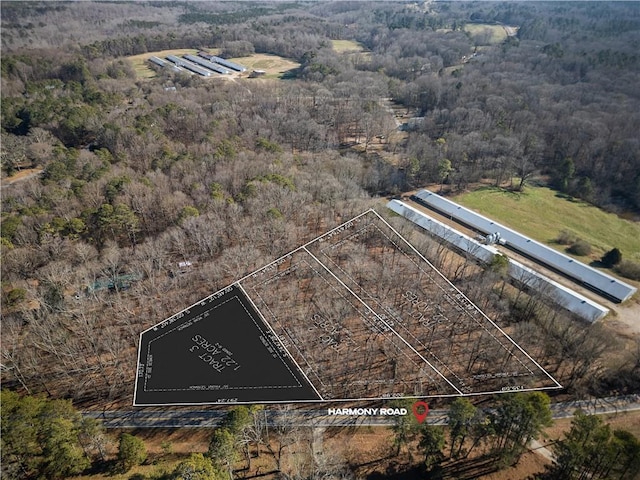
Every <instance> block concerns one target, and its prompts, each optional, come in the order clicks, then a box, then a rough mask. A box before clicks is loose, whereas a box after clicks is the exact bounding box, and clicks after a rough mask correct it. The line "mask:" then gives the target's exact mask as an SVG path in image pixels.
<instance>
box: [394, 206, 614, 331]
mask: <svg viewBox="0 0 640 480" xmlns="http://www.w3.org/2000/svg"><path fill="white" fill-rule="evenodd" d="M387 208H389V209H391V210H393V211H394V212H396V213H397V214H399V215H402V216H403V217H405V218H406V219H407V220H410V221H411V222H413V223H415V224H416V225H418V226H419V227H421V228H423V229H425V230H427V231H428V232H430V233H431V234H433V235H435V236H437V237H439V238H441V239H442V240H444V241H446V242H448V243H450V244H451V245H454V246H455V247H456V248H458V249H459V250H461V251H463V252H466V253H468V254H470V255H472V256H473V257H475V258H477V259H479V260H481V261H483V262H485V263H490V262H491V260H492V259H493V257H494V256H495V255H497V254H498V253H499V251H498V249H496V248H495V247H492V246H490V245H483V244H481V243H480V242H477V241H476V240H474V239H473V238H471V237H469V236H467V235H465V234H464V233H462V232H459V231H457V230H455V229H454V228H452V227H450V226H448V225H446V224H444V223H442V222H440V221H438V220H436V219H435V218H431V217H430V216H428V215H427V214H426V213H424V212H421V211H420V210H417V209H416V208H414V207H412V206H410V205H407V204H406V203H404V202H401V201H399V200H391V201H390V202H389V203H388V204H387ZM507 273H508V274H509V276H510V277H511V278H513V279H515V280H516V281H518V282H520V283H523V284H525V285H526V286H527V287H528V288H530V289H532V290H534V291H536V292H539V293H540V294H542V295H543V296H545V297H547V298H549V299H550V300H551V301H553V302H555V303H556V304H558V305H560V306H561V307H562V308H564V309H566V310H568V311H570V312H572V313H573V314H575V315H577V316H578V317H580V318H582V319H583V320H586V321H588V322H591V323H593V322H595V321H597V320H600V319H601V318H603V317H604V316H606V315H607V314H608V313H609V309H608V308H606V307H603V306H602V305H600V304H598V303H596V302H594V301H593V300H590V299H588V298H587V297H585V296H583V295H580V294H579V293H578V292H575V291H573V290H571V289H570V288H567V287H565V286H564V285H560V284H559V283H557V282H555V281H553V280H551V279H550V278H548V277H546V276H544V275H542V274H541V273H538V272H536V271H535V270H532V269H530V268H528V267H526V266H524V265H522V264H521V263H519V262H516V261H515V260H512V259H509V269H508V272H507Z"/></svg>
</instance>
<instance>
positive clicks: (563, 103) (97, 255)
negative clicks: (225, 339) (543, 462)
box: [1, 1, 640, 405]
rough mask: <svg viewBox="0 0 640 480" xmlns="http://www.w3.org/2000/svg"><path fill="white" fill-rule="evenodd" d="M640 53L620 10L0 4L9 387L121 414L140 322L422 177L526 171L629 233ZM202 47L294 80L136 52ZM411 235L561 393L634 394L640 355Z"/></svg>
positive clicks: (517, 183) (521, 182)
mask: <svg viewBox="0 0 640 480" xmlns="http://www.w3.org/2000/svg"><path fill="white" fill-rule="evenodd" d="M470 26H473V27H476V28H468V27H470ZM495 26H499V27H504V28H506V27H508V28H509V29H511V30H509V34H508V35H505V37H504V39H501V40H500V41H496V40H495V39H494V38H493V37H492V29H491V28H492V27H495ZM332 40H351V41H353V42H359V44H360V45H362V46H363V51H360V52H346V53H340V52H336V51H335V49H334V48H332ZM639 44H640V5H639V4H637V3H632V2H584V3H580V2H568V3H564V2H563V3H557V2H513V3H509V2H495V3H494V2H474V3H465V2H451V3H449V2H435V3H433V2H427V3H424V4H423V3H420V4H418V3H404V2H397V3H395V2H388V3H381V2H373V3H364V2H326V3H325V2H308V3H307V2H291V3H282V2H274V3H268V2H261V3H257V2H256V3H250V2H237V3H234V2H211V3H205V2H194V3H189V2H179V1H172V2H145V3H141V2H73V3H67V2H3V4H2V65H1V89H2V103H1V113H2V129H1V136H2V137H1V140H2V149H1V161H2V175H3V186H2V223H1V227H2V307H3V308H2V310H3V320H2V322H3V335H2V367H3V368H2V380H3V384H5V385H8V386H10V387H12V388H13V389H15V390H19V391H21V392H24V393H30V394H36V393H45V394H48V395H51V396H52V397H54V398H71V399H73V400H74V401H75V402H76V403H79V404H81V405H96V404H101V405H109V404H112V405H129V404H130V396H131V393H132V391H133V379H134V374H135V362H136V359H135V352H136V347H137V341H138V338H139V333H140V331H142V330H143V329H145V328H148V327H149V326H151V325H152V324H154V323H157V322H159V321H161V320H162V319H164V318H166V317H167V316H169V315H171V314H172V313H174V312H176V311H179V310H181V309H182V308H184V306H185V305H188V304H191V303H192V302H194V301H196V300H198V299H200V298H202V297H203V296H205V295H207V294H209V293H211V292H213V291H215V290H217V289H219V288H222V287H224V286H226V285H227V284H229V283H231V282H232V281H234V280H235V279H237V278H239V277H241V276H243V275H245V274H246V273H248V272H250V271H253V270H254V269H256V268H258V267H260V266H262V265H264V264H266V263H268V262H270V261H271V260H273V259H274V258H277V257H279V256H280V255H282V254H284V253H286V252H288V251H290V250H292V249H293V248H296V247H297V246H299V245H300V244H303V243H304V242H306V241H309V240H310V239H312V238H314V237H315V236H316V235H318V234H320V233H322V232H324V231H326V230H327V229H329V228H331V227H333V226H335V225H337V224H339V223H340V222H341V221H344V220H346V219H348V218H351V217H352V216H354V215H356V214H358V213H360V212H362V211H363V210H364V209H366V208H369V207H371V206H379V205H381V203H380V197H384V196H386V195H394V194H398V193H400V192H405V191H409V190H411V189H414V188H418V187H421V186H424V185H425V184H427V183H446V184H448V185H449V187H450V188H451V189H452V190H463V189H465V188H467V187H468V186H470V185H472V184H473V183H474V182H478V181H479V180H481V179H482V180H485V181H490V182H492V183H495V184H496V185H511V186H512V187H513V188H516V189H523V188H526V185H527V182H529V181H530V180H531V179H533V178H535V179H536V181H537V182H540V181H542V182H546V183H547V184H549V185H551V186H553V187H554V188H556V189H557V190H559V191H561V192H563V193H566V194H569V195H572V196H575V197H578V198H581V199H584V200H586V201H588V202H590V203H593V204H595V205H598V206H600V207H602V208H605V209H607V210H611V211H615V212H619V213H624V214H625V215H629V216H631V217H634V216H635V217H636V218H637V216H638V215H640V145H639V142H640V139H639V137H638V132H639V131H640V89H638V82H637V80H638V77H639V74H640V54H639V53H638V45H639ZM201 47H202V48H220V49H221V51H222V55H223V56H226V57H229V58H233V57H237V56H241V55H247V54H250V53H252V52H256V53H268V54H273V55H279V56H282V57H285V58H288V59H291V60H294V61H296V62H298V63H299V64H300V66H299V68H297V69H296V70H294V71H291V72H288V74H287V75H286V76H285V78H283V79H278V80H275V79H273V80H271V79H255V80H254V79H241V80H238V81H216V80H212V79H205V78H200V77H198V76H196V75H188V74H185V73H177V74H174V73H169V72H166V71H161V72H158V73H157V75H156V76H155V77H154V78H151V79H142V78H139V77H138V76H137V74H136V71H135V70H134V68H133V66H132V64H131V62H130V61H129V60H127V59H126V58H125V57H126V56H130V55H134V54H139V53H145V52H152V51H158V50H163V49H176V48H201ZM392 107H393V108H392ZM394 109H395V110H394ZM394 111H403V112H405V115H406V116H408V117H411V119H410V121H409V122H408V123H406V125H405V127H404V131H403V132H402V134H401V135H400V134H399V133H398V125H397V123H396V118H395V117H396V115H394ZM40 171H41V173H39V174H37V172H40ZM20 173H25V174H26V177H24V178H19V179H18V180H15V181H13V180H12V182H11V183H10V184H9V183H8V182H6V180H7V179H9V178H11V179H13V178H14V177H13V176H14V175H16V174H20ZM378 210H379V211H380V210H382V208H379V209H378ZM385 215H388V214H387V213H385ZM390 221H392V222H393V223H394V225H395V226H396V227H397V228H399V229H402V230H403V232H405V233H406V234H407V235H408V236H411V235H413V233H412V231H411V229H410V228H408V227H407V225H406V224H405V223H403V222H402V221H399V219H395V218H391V219H390ZM414 238H415V239H416V240H415V241H416V242H417V243H418V244H419V245H420V246H421V247H422V248H423V251H424V252H425V254H426V255H427V256H428V257H429V259H430V260H432V261H433V262H434V264H436V265H437V266H438V267H440V268H442V269H443V271H444V272H445V273H446V274H447V275H449V276H450V277H451V278H452V279H453V280H454V282H455V283H456V285H457V286H459V288H461V289H462V290H463V291H465V293H467V294H468V295H469V296H470V298H472V299H473V300H475V301H477V302H478V303H479V304H481V307H482V308H483V309H484V310H485V311H487V312H488V313H489V314H490V315H491V316H492V318H495V320H496V321H497V322H498V323H499V324H501V325H509V326H510V327H511V328H512V331H513V336H514V338H515V339H516V340H517V341H518V342H519V343H520V344H522V345H523V347H524V348H525V349H527V350H528V351H530V352H531V353H532V355H533V356H534V357H535V358H537V359H540V362H541V364H543V365H544V367H545V368H546V369H547V370H548V371H549V372H551V373H552V374H553V375H554V376H555V377H556V378H558V380H559V381H560V382H561V383H563V384H564V385H565V386H567V387H568V389H569V390H568V392H569V393H570V394H579V395H582V394H587V393H589V394H603V393H606V394H615V393H628V392H630V391H634V389H637V387H638V385H639V384H640V348H636V349H635V351H634V350H633V349H624V348H621V345H622V344H623V343H624V342H627V340H624V339H620V338H617V337H615V336H614V335H613V334H612V333H611V332H610V331H608V330H607V329H606V328H604V327H602V326H600V325H593V326H586V325H584V324H581V323H579V322H577V321H576V320H575V319H573V318H572V317H571V315H570V314H568V313H567V312H560V311H556V310H555V309H554V308H553V307H552V306H548V305H545V304H544V302H543V300H542V299H540V298H535V297H534V296H529V294H528V293H527V292H526V291H525V292H520V291H518V289H517V288H516V287H509V288H507V289H506V290H505V289H504V287H503V288H499V285H501V284H503V283H504V279H503V278H502V277H501V275H500V272H498V271H497V270H496V269H491V268H488V269H485V270H482V269H480V268H478V267H477V266H469V268H466V267H467V266H468V265H467V264H468V263H469V261H468V260H466V259H461V258H458V257H455V258H454V257H447V256H446V255H444V254H443V253H442V251H443V249H442V248H441V246H439V245H438V244H436V243H435V242H430V241H429V240H427V239H425V238H424V237H422V236H420V237H418V236H415V237H414ZM181 262H189V265H190V268H189V269H188V271H182V270H181V269H180V267H178V265H179V263H181ZM461 265H462V267H461ZM614 352H615V354H614ZM635 391H637V390H635Z"/></svg>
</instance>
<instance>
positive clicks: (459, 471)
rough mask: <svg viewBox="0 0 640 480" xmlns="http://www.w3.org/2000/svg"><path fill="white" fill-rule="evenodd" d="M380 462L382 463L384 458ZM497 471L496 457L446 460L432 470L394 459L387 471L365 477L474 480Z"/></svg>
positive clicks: (370, 479) (398, 479) (381, 478)
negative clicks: (410, 465)
mask: <svg viewBox="0 0 640 480" xmlns="http://www.w3.org/2000/svg"><path fill="white" fill-rule="evenodd" d="M379 462H381V463H382V459H381V460H380V461H379ZM370 463H374V462H370ZM497 471H498V466H497V463H496V460H495V458H494V457H478V458H472V459H463V460H454V461H449V462H444V463H442V464H441V465H438V466H436V467H434V468H432V469H431V470H430V471H427V470H426V469H425V468H424V467H423V466H422V465H416V466H413V467H410V468H407V466H406V465H404V464H401V463H399V462H394V461H392V462H389V464H388V465H387V468H386V469H385V471H375V472H372V473H370V474H368V475H367V476H366V477H365V478H366V479H367V480H413V479H416V478H425V479H427V478H428V479H431V480H437V479H442V480H453V479H455V480H473V479H476V478H479V477H482V476H483V475H489V474H491V473H495V472H497Z"/></svg>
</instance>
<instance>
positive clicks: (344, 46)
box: [331, 40, 364, 53]
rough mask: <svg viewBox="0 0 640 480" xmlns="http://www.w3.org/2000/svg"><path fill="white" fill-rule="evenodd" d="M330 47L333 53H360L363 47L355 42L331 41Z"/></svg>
mask: <svg viewBox="0 0 640 480" xmlns="http://www.w3.org/2000/svg"><path fill="white" fill-rule="evenodd" d="M331 47H332V48H333V50H334V51H335V52H338V53H343V52H362V51H363V50H364V47H363V46H362V45H361V44H360V43H358V42H356V41H355V40H331Z"/></svg>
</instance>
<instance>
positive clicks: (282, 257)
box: [133, 208, 564, 406]
mask: <svg viewBox="0 0 640 480" xmlns="http://www.w3.org/2000/svg"><path fill="white" fill-rule="evenodd" d="M370 212H371V213H373V214H374V215H375V216H376V217H377V218H378V219H379V220H380V221H381V222H382V223H383V224H384V225H386V226H387V227H388V228H389V229H391V231H392V232H394V233H395V234H396V235H397V236H398V238H400V239H401V240H402V241H404V242H405V243H406V244H407V245H408V246H409V248H410V249H411V250H412V251H413V252H414V253H416V254H417V255H418V256H419V257H420V259H421V260H423V261H424V262H426V263H427V265H429V266H430V267H431V268H432V269H433V270H435V272H437V274H438V275H439V276H440V277H441V278H442V279H443V280H444V281H445V282H446V283H447V284H448V285H450V286H451V287H452V288H453V289H455V291H456V292H458V293H459V294H460V295H462V297H463V298H464V299H465V300H466V301H467V302H469V303H470V304H471V305H473V307H474V308H475V309H476V310H477V311H478V312H479V313H480V314H481V315H482V316H483V317H484V318H485V319H486V320H487V321H489V323H490V324H491V325H492V326H494V327H495V328H496V329H498V331H499V332H500V333H502V335H504V336H505V337H506V338H507V339H508V340H509V341H510V342H511V343H512V344H513V345H514V346H515V347H516V348H517V349H518V350H520V352H521V353H523V354H524V355H525V356H526V357H527V358H528V359H529V360H531V362H533V364H534V365H536V366H537V367H538V368H539V369H540V370H542V372H544V374H545V375H546V376H547V377H548V378H549V379H550V380H551V381H553V382H554V383H555V386H550V387H540V388H524V389H520V390H517V391H518V392H530V391H541V390H556V389H560V388H564V387H563V386H562V385H561V384H560V383H558V381H557V380H556V379H555V378H553V377H552V376H551V375H550V374H549V373H548V372H547V371H546V370H545V369H544V368H543V367H542V366H541V365H540V364H539V363H538V362H536V361H535V360H534V359H533V358H532V357H531V356H530V355H529V354H528V353H527V352H526V351H525V350H524V349H523V348H522V347H520V345H518V344H517V343H516V342H515V341H514V340H513V339H512V338H511V337H510V336H509V335H508V334H507V333H505V332H504V330H502V329H501V328H500V327H499V326H498V325H497V324H496V323H495V322H493V321H492V320H491V319H490V318H489V317H488V316H487V315H485V313H484V312H483V311H482V310H480V308H478V306H477V305H476V304H475V303H473V302H472V301H471V300H470V299H469V298H468V297H467V296H466V295H464V293H462V292H461V291H460V290H459V289H458V288H457V287H456V286H455V285H453V284H452V283H451V282H450V281H449V279H447V277H445V276H444V275H443V274H442V273H441V272H440V270H438V269H437V268H436V267H435V266H434V265H433V264H432V263H431V262H430V261H429V260H427V259H426V258H425V257H424V256H423V255H422V254H421V253H420V252H419V251H418V250H417V249H416V248H415V247H414V246H413V245H412V244H411V243H410V242H409V241H407V240H406V239H405V238H404V237H403V236H402V235H401V234H400V233H399V232H398V231H397V230H396V229H395V228H393V227H392V226H391V225H390V224H389V223H388V222H387V221H386V220H385V219H384V218H382V217H381V216H380V215H379V214H378V213H377V212H376V211H375V210H374V209H372V208H370V209H368V210H366V211H364V212H362V213H361V214H359V215H357V216H355V217H353V218H351V219H349V220H347V221H346V222H343V223H341V224H340V225H338V226H337V227H335V228H333V229H331V230H329V231H327V232H325V233H324V234H322V235H320V236H318V237H316V238H314V239H313V240H311V241H309V242H307V243H305V244H304V245H302V246H300V247H298V248H296V249H294V250H291V251H290V252H288V253H286V254H284V255H282V256H281V257H278V258H277V259H276V260H274V261H272V262H270V263H268V264H266V265H264V266H262V267H260V268H258V269H257V270H254V271H253V272H251V273H249V274H247V275H245V276H243V277H242V278H240V279H239V280H236V281H235V282H233V283H231V284H230V285H228V286H226V287H224V288H221V289H219V290H217V291H216V292H214V293H212V294H211V295H208V296H207V297H204V298H202V299H200V300H198V301H197V302H195V303H193V304H192V305H190V306H189V307H187V308H184V309H182V310H181V311H179V312H177V313H175V314H173V315H171V316H170V317H167V318H166V319H164V320H163V321H161V322H158V323H156V324H154V325H152V326H151V327H149V328H147V329H146V330H143V331H142V332H141V333H140V338H139V342H138V363H137V365H136V376H135V385H134V395H133V406H164V405H218V403H216V402H176V403H171V402H164V403H148V404H147V403H145V404H137V403H136V397H137V393H138V380H139V377H138V375H139V372H138V369H139V366H140V364H141V362H140V358H141V357H140V355H141V346H142V336H143V334H145V333H147V332H149V331H151V330H153V329H155V328H157V327H158V326H160V325H162V324H164V323H165V322H167V321H169V320H171V319H173V318H175V317H177V316H178V315H180V314H182V313H184V312H186V311H187V310H190V309H191V308H193V307H195V306H196V305H199V304H202V303H203V302H206V301H210V299H212V298H213V297H215V296H216V295H219V294H220V293H221V292H223V291H224V290H226V289H228V288H230V287H233V286H234V285H237V286H238V288H240V289H241V290H242V292H243V293H244V295H245V296H246V297H247V298H248V299H249V301H250V302H251V304H252V306H253V307H254V308H256V307H255V304H254V302H253V300H251V298H250V297H249V295H248V293H247V292H246V291H245V290H244V288H242V287H241V285H240V283H241V282H242V281H244V280H246V279H248V278H249V277H251V276H253V275H255V274H256V273H258V272H260V271H262V270H265V269H267V268H269V267H271V266H273V265H275V264H277V263H278V262H280V261H281V260H283V259H285V258H287V257H289V256H290V255H292V254H294V253H296V252H298V251H300V250H304V251H305V252H306V253H308V254H309V255H311V257H313V258H314V259H315V260H316V261H317V262H318V263H319V264H320V265H321V266H322V267H323V268H324V269H326V270H327V271H328V272H329V274H330V275H332V276H333V277H334V278H335V279H336V280H337V281H338V282H339V283H340V284H341V285H342V286H343V287H344V288H345V289H347V290H348V291H349V292H350V293H351V294H352V295H353V296H354V297H355V298H356V299H357V300H358V301H359V302H361V303H362V304H363V305H364V306H365V307H366V308H367V309H368V310H369V311H370V312H371V313H373V314H374V315H375V316H376V317H377V318H378V320H380V321H381V322H382V323H384V324H385V325H386V326H387V328H389V330H390V331H392V332H393V333H394V334H395V335H396V336H398V337H399V338H400V340H402V342H404V343H405V344H406V345H407V346H408V347H409V348H410V349H411V350H412V351H413V352H415V353H416V355H418V357H419V358H421V359H422V360H423V361H424V362H425V363H427V364H428V365H429V366H430V367H431V368H432V369H433V371H435V372H436V373H438V375H440V376H441V377H442V378H443V379H444V380H445V381H446V382H447V383H448V384H449V385H450V386H451V387H453V388H454V389H455V390H456V391H457V392H459V393H458V394H443V395H421V396H415V395H403V396H402V397H365V398H346V399H335V398H334V399H330V400H271V401H260V402H229V404H249V405H250V404H255V403H261V404H271V403H274V404H277V403H316V402H327V401H331V402H353V401H370V400H394V399H396V398H452V397H459V396H480V395H492V394H499V393H513V392H515V391H516V390H496V391H488V392H472V393H463V392H461V391H460V390H459V389H458V388H457V387H456V386H455V385H453V384H452V383H451V382H450V381H449V380H448V379H447V378H446V377H444V375H442V373H440V371H439V370H438V369H436V368H435V367H433V366H432V365H431V363H430V362H429V361H428V360H426V359H425V358H424V357H423V356H422V355H420V353H419V352H418V351H416V350H415V348H413V347H412V346H411V345H410V344H409V343H408V342H407V341H406V340H405V339H404V338H403V337H402V336H401V335H399V334H398V333H397V332H396V331H395V330H394V329H393V328H392V327H391V326H390V325H389V324H388V323H387V322H385V321H384V320H383V319H382V318H380V316H379V315H378V314H377V313H376V312H375V311H374V310H373V309H372V308H371V307H370V306H369V305H368V304H367V303H366V302H364V301H363V300H362V299H360V297H358V296H357V295H356V294H355V293H354V292H353V291H352V290H351V289H350V288H349V287H347V286H346V285H345V284H344V282H342V281H341V280H340V279H339V278H338V277H336V276H335V274H334V273H333V272H332V271H331V270H329V269H328V268H327V267H326V266H325V265H324V264H323V263H322V262H320V260H318V259H317V258H316V257H315V255H313V254H312V253H311V252H310V251H309V250H308V249H307V247H308V246H310V245H311V244H313V243H315V242H317V241H318V240H320V239H322V238H324V237H326V236H327V235H330V234H333V233H334V232H336V231H342V230H344V229H345V226H346V225H348V224H350V223H352V222H354V221H357V220H359V219H360V218H361V217H363V216H365V215H367V214H368V213H370ZM256 311H257V312H258V314H259V315H260V317H261V318H262V320H263V321H265V323H266V325H267V326H268V327H269V329H270V330H271V331H272V332H273V333H274V335H275V336H276V337H277V338H278V341H279V342H280V344H281V345H282V347H283V348H284V345H283V344H282V341H281V340H280V337H279V336H278V335H277V334H275V332H274V331H273V328H272V327H271V325H270V324H269V322H267V321H266V320H265V319H264V316H263V315H262V313H261V312H260V311H259V310H258V309H257V308H256ZM285 351H287V353H288V354H289V357H290V358H292V359H293V357H292V356H291V354H290V353H289V352H288V350H286V348H285ZM293 362H294V363H295V364H296V366H297V368H298V370H299V371H300V372H301V373H302V374H303V375H304V377H305V378H306V379H307V381H309V384H310V385H311V386H312V388H313V389H314V391H315V392H316V393H317V394H318V396H319V397H320V398H321V399H322V396H321V395H320V394H319V393H318V392H317V390H316V389H315V386H314V385H313V383H312V382H311V381H310V380H309V379H308V377H307V376H306V374H305V373H304V371H303V370H302V369H301V368H300V366H299V365H298V364H297V363H296V362H295V360H293ZM224 404H225V403H219V405H224Z"/></svg>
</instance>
